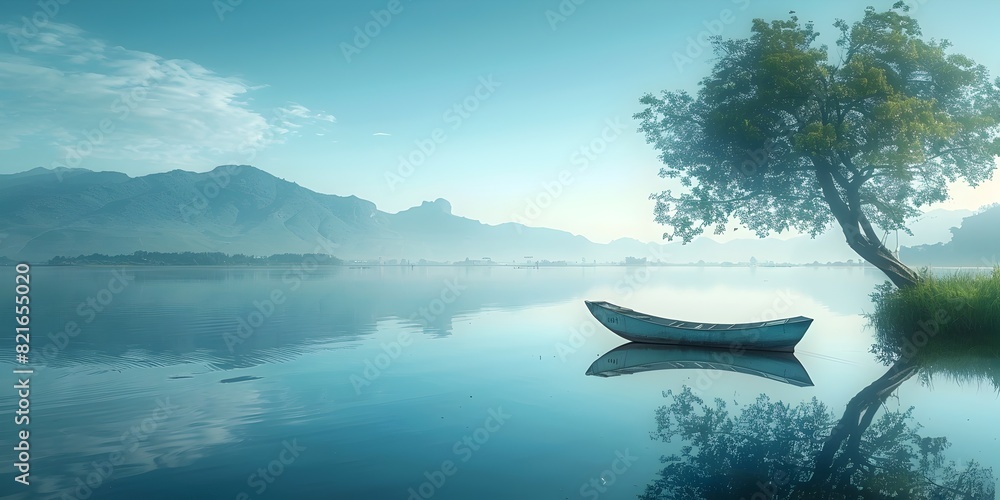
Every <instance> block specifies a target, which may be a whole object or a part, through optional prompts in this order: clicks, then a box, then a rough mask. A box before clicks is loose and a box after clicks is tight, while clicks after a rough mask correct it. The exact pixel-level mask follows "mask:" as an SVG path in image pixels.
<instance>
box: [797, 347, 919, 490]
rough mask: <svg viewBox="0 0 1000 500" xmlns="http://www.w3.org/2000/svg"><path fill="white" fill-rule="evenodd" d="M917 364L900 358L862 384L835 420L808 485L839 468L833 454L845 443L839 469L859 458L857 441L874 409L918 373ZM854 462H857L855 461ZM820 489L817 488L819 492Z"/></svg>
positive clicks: (823, 478) (826, 477) (814, 484)
mask: <svg viewBox="0 0 1000 500" xmlns="http://www.w3.org/2000/svg"><path fill="white" fill-rule="evenodd" d="M917 370H918V367H917V365H915V364H913V363H912V362H909V361H899V362H897V363H896V364H894V365H892V366H891V367H889V371H887V372H886V373H885V374H884V375H882V376H881V377H879V378H878V380H876V381H874V382H872V383H871V384H870V385H869V386H868V387H865V388H864V389H862V390H861V392H859V393H858V394H857V395H855V396H854V397H853V398H851V400H850V401H849V402H848V403H847V408H846V409H845V410H844V415H843V417H841V419H840V421H839V422H837V425H836V427H834V429H833V432H831V433H830V436H829V437H828V438H827V439H826V441H825V442H824V443H823V448H822V449H821V450H820V452H819V453H818V454H817V455H816V462H815V466H814V469H813V475H812V477H811V478H810V479H809V481H808V484H809V485H810V486H812V487H814V488H819V487H820V486H822V485H823V484H824V483H825V482H826V481H827V480H829V479H830V477H831V475H832V474H833V473H834V472H835V470H836V469H838V467H836V466H835V464H834V457H835V455H836V453H837V451H838V450H840V449H841V446H842V445H843V444H844V442H847V444H848V446H846V447H845V449H843V450H842V454H843V456H842V459H843V461H842V462H841V463H840V464H839V465H840V467H839V469H845V470H846V469H847V466H846V462H849V461H851V460H856V459H858V458H859V457H860V451H859V447H860V443H861V437H862V434H864V432H865V431H866V430H867V429H868V426H870V425H871V423H872V420H873V418H874V416H875V412H877V411H878V410H879V408H880V407H881V406H882V404H883V403H885V400H886V399H888V397H889V395H891V394H892V392H893V391H895V390H896V389H897V388H898V387H899V386H900V385H902V384H903V382H906V381H907V380H909V379H910V377H912V376H914V375H915V374H916V373H917ZM855 465H857V464H855ZM820 489H822V488H819V489H817V491H819V490H820Z"/></svg>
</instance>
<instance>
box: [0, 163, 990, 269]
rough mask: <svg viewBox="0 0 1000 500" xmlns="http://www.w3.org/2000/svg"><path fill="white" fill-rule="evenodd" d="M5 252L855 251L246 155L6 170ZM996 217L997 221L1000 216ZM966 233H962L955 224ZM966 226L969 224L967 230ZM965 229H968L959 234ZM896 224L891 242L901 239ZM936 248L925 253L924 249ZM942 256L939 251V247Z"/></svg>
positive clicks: (822, 254) (801, 259) (589, 255)
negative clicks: (685, 229)
mask: <svg viewBox="0 0 1000 500" xmlns="http://www.w3.org/2000/svg"><path fill="white" fill-rule="evenodd" d="M0 209H2V210H3V213H4V214H5V217H3V219H2V220H0V256H5V257H7V258H10V259H13V260H29V261H36V262H37V261H41V260H47V259H49V258H51V257H54V256H59V255H62V256H76V255H86V254H91V253H102V254H108V255H115V254H128V253H132V252H134V251H136V250H146V251H158V252H182V251H193V252H206V251H219V252H225V253H230V254H235V253H243V254H250V255H272V254H278V253H331V254H334V255H336V256H337V257H340V258H342V259H377V258H381V259H384V260H391V259H408V260H410V261H416V260H419V259H427V260H431V261H439V262H445V261H460V260H465V259H473V260H478V259H483V258H485V257H489V258H490V259H492V260H493V261H499V262H503V261H506V262H513V261H516V262H524V261H525V259H526V258H527V257H529V256H530V257H531V259H533V260H551V261H558V260H565V261H568V262H580V261H581V259H585V260H586V261H588V262H593V261H597V262H618V261H622V260H624V259H625V258H626V257H629V256H631V257H636V258H647V259H648V260H650V261H657V260H659V261H663V262H671V263H689V262H697V261H700V260H703V261H706V262H724V261H730V262H741V261H742V262H745V261H748V260H750V258H751V257H755V258H756V259H757V260H758V261H762V262H763V261H768V260H771V261H776V262H789V263H810V262H814V261H819V262H828V261H846V260H848V259H857V255H855V254H854V253H853V252H852V251H851V250H850V249H849V248H847V245H846V244H845V243H844V241H843V236H842V235H841V234H839V232H838V231H833V230H830V231H828V232H826V233H824V234H822V235H820V236H818V237H817V238H815V239H812V238H809V237H807V236H800V237H795V238H791V239H784V240H780V239H776V238H765V239H759V238H748V239H737V240H732V241H728V242H725V243H720V242H717V241H714V240H712V239H709V238H698V239H696V240H695V241H693V242H692V243H690V244H688V245H681V244H680V243H679V242H672V243H664V244H655V243H643V242H640V241H638V240H635V239H631V238H622V239H618V240H615V241H612V242H610V243H607V244H600V243H595V242H592V241H590V240H588V239H586V238H584V237H583V236H579V235H574V234H571V233H568V232H566V231H560V230H556V229H548V228H538V227H528V226H524V225H522V224H518V223H504V224H498V225H489V224H484V223H481V222H479V221H477V220H473V219H469V218H466V217H461V216H458V215H455V214H453V213H452V207H451V204H450V203H449V202H448V201H446V200H444V199H437V200H434V201H426V202H423V203H422V204H421V205H419V206H415V207H413V208H410V209H408V210H403V211H401V212H398V213H387V212H383V211H381V210H378V208H377V207H376V205H375V204H374V203H372V202H370V201H367V200H363V199H360V198H358V197H355V196H346V197H345V196H335V195H328V194H321V193H316V192H314V191H311V190H309V189H307V188H305V187H302V186H299V185H298V184H296V183H294V182H289V181H285V180H282V179H279V178H277V177H275V176H273V175H271V174H269V173H267V172H265V171H263V170H260V169H257V168H255V167H251V166H246V165H225V166H220V167H217V168H215V169H214V170H212V171H210V172H203V173H198V172H188V171H183V170H173V171H170V172H165V173H157V174H150V175H145V176H141V177H130V176H128V175H126V174H123V173H120V172H95V171H91V170H86V169H58V170H52V169H46V168H42V167H39V168H35V169H32V170H28V171H25V172H20V173H16V174H5V175H0ZM970 215H972V212H971V211H963V210H954V211H949V210H934V211H930V212H928V213H927V214H925V215H924V216H923V217H921V219H920V220H918V221H916V222H915V223H914V224H913V225H912V226H911V228H912V229H913V232H914V236H906V235H900V237H899V244H902V245H925V246H928V245H934V244H944V243H946V242H948V241H949V238H950V236H951V234H950V232H949V231H950V229H951V228H953V227H955V226H958V225H960V224H961V221H962V219H963V218H965V217H968V216H970ZM994 227H995V226H994ZM958 234H960V233H956V235H958ZM961 234H965V233H961ZM963 237H964V236H963ZM895 244H896V240H895V237H894V235H888V242H887V245H889V246H895ZM928 255H929V254H928ZM935 255H936V254H935Z"/></svg>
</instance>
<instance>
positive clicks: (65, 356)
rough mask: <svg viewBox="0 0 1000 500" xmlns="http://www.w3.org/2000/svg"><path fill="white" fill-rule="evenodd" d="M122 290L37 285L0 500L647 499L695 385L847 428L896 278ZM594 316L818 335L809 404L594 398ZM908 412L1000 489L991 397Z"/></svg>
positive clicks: (315, 283)
mask: <svg viewBox="0 0 1000 500" xmlns="http://www.w3.org/2000/svg"><path fill="white" fill-rule="evenodd" d="M4 273H6V274H8V276H9V275H10V274H12V273H13V270H12V269H11V268H7V269H6V270H5V271H4ZM115 273H121V271H118V270H116V269H115V268H110V267H108V268H100V267H92V268H51V267H36V268H33V269H32V280H31V284H32V292H31V306H32V309H31V313H32V323H31V325H32V344H31V346H32V351H31V354H32V358H31V362H30V363H29V365H30V366H33V367H34V368H35V370H36V371H35V373H34V374H33V375H32V376H31V382H30V384H31V407H30V412H31V413H30V415H31V422H30V425H29V429H30V433H31V437H30V447H31V470H30V472H31V475H30V480H31V485H30V487H23V486H21V485H20V484H17V483H15V482H14V474H13V473H12V470H11V467H10V466H9V464H10V458H7V457H12V456H13V453H12V452H11V451H9V450H10V449H11V447H10V446H9V444H10V443H12V442H13V438H14V437H15V429H14V427H16V426H11V425H9V423H10V419H11V418H12V417H13V410H12V409H13V408H15V407H16V405H17V397H16V392H15V391H14V390H12V389H11V388H10V385H8V386H7V387H8V389H6V390H4V391H0V406H2V408H3V409H4V410H3V411H4V413H5V416H4V419H5V421H6V422H8V424H5V425H4V426H3V429H4V433H5V434H6V435H4V436H3V438H2V443H4V449H5V450H8V451H6V452H4V453H6V454H9V455H5V458H4V461H5V462H6V463H8V466H6V467H4V468H3V469H2V470H0V481H2V483H0V484H2V486H0V492H2V494H0V497H2V498H88V497H89V498H93V499H103V498H109V499H110V498H115V499H119V498H120V499H137V498H141V499H143V500H152V499H160V498H162V499H167V498H170V499H177V498H218V499H239V498H244V499H254V498H295V499H308V498H324V499H328V498H343V499H382V498H385V499H400V500H406V499H408V498H417V499H421V498H428V497H433V498H439V499H574V498H605V499H618V498H636V497H637V496H638V495H640V494H642V493H643V492H645V491H646V488H647V485H649V484H650V483H652V482H653V481H655V480H656V478H657V475H658V472H659V471H660V470H661V469H662V468H663V467H664V464H663V463H661V461H660V457H661V456H664V455H671V454H674V453H678V452H679V450H681V447H682V446H684V445H685V444H686V443H685V441H684V440H683V439H674V440H672V441H671V442H669V443H667V442H663V441H659V440H653V439H651V436H650V433H651V432H654V431H656V430H657V418H656V410H657V408H659V407H660V406H662V405H664V404H666V403H667V402H668V399H669V398H665V396H664V393H665V391H668V390H669V391H673V393H674V394H676V393H678V392H680V391H681V390H682V387H683V386H685V385H687V386H689V387H690V388H692V391H693V393H694V394H696V395H698V396H700V397H702V398H703V399H704V400H705V401H706V402H709V403H711V402H712V401H713V400H715V399H716V398H719V399H721V400H722V401H723V402H725V403H726V404H727V408H728V409H729V412H730V413H731V414H732V416H735V415H737V414H739V413H740V411H741V409H743V408H746V407H747V406H748V405H750V404H751V403H753V402H754V401H755V400H757V398H758V397H759V396H760V395H761V394H766V396H767V397H768V398H769V399H770V401H772V402H773V401H781V402H784V403H786V404H789V405H792V406H795V405H798V404H799V403H802V402H808V401H810V400H812V398H816V399H817V400H818V401H820V402H822V403H823V404H825V405H826V406H827V407H828V408H829V410H830V412H831V413H832V414H834V415H836V417H837V418H838V419H839V418H840V416H841V414H842V413H843V412H844V408H845V405H846V404H847V403H848V401H849V400H850V399H851V398H852V397H854V395H855V394H857V393H858V392H859V391H861V390H862V389H863V388H865V387H866V386H868V385H869V384H871V383H872V382H873V381H875V380H876V379H878V378H879V377H880V376H882V374H884V373H885V372H886V370H887V367H886V366H885V365H882V364H880V363H878V362H877V361H876V360H875V358H874V355H873V354H871V353H869V348H870V347H871V344H872V337H873V334H872V332H871V331H869V330H867V329H866V328H865V326H864V325H865V320H864V319H863V318H862V317H861V315H860V314H861V313H862V312H864V311H870V310H871V308H872V305H871V302H870V299H869V297H868V294H869V293H870V292H871V291H872V289H873V288H874V286H875V285H876V284H878V283H880V282H882V281H884V278H883V276H882V275H881V274H879V273H878V272H877V271H874V270H871V269H864V268H849V269H837V268H780V269H768V268H758V269H746V268H728V269H723V268H650V269H647V268H625V267H597V268H594V267H590V268H586V267H584V268H579V267H577V268H550V269H513V268H503V267H474V268H466V267H455V268H452V267H418V268H414V269H411V268H397V267H392V268H389V267H386V268H378V267H375V268H369V269H349V268H321V269H314V270H309V271H296V270H292V269H288V268H282V269H247V268H240V269H237V268H232V269H230V268H127V269H126V270H125V275H124V277H122V276H121V274H118V275H117V276H116V274H115ZM5 282H7V283H12V280H8V281H5ZM4 293H7V294H11V293H13V287H11V291H9V292H4ZM88 298H91V299H92V301H93V302H92V303H88ZM585 299H594V300H607V301H609V302H614V303H617V304H621V305H624V306H626V307H631V308H634V309H636V310H640V311H644V312H649V313H653V314H658V315H663V316H670V317H677V318H679V319H685V320H695V321H713V322H747V321H752V320H763V319H770V318H773V317H785V316H796V315H804V316H808V317H811V318H814V319H815V321H814V323H813V325H812V327H811V328H810V330H809V331H808V332H807V334H806V336H805V338H804V339H803V340H802V342H801V343H800V344H799V346H798V348H797V350H796V354H795V357H796V358H797V360H798V362H800V363H801V365H802V366H803V367H804V368H805V370H806V371H807V372H808V377H809V378H810V379H811V381H812V383H813V385H812V386H808V385H807V386H804V387H798V386H796V385H793V384H788V383H783V382H781V381H778V380H772V379H769V378H766V377H761V376H754V375H750V374H746V373H736V372H730V371H716V370H710V369H675V370H655V371H645V372H641V373H633V374H628V375H621V376H611V377H601V376H588V375H586V372H587V370H588V368H589V367H590V366H591V363H593V362H594V361H595V360H596V359H598V357H600V356H602V355H603V354H605V353H606V352H608V351H610V350H611V349H613V348H615V347H617V346H619V345H621V344H624V343H625V342H624V341H623V340H622V339H620V338H619V337H617V336H616V335H614V334H612V333H611V332H609V331H607V330H605V329H604V328H603V327H601V326H600V325H599V324H597V322H596V320H594V319H593V317H592V316H590V314H589V313H588V312H587V310H586V308H585V306H584V304H583V300H585ZM71 321H72V322H75V323H76V325H77V326H78V328H79V331H78V332H76V330H75V329H73V328H72V325H71V326H70V330H72V331H73V332H75V333H76V335H74V336H69V335H64V334H63V333H64V332H65V331H66V330H67V323H68V322H71ZM10 336H11V337H13V334H11V335H10ZM7 345H8V346H12V343H8V344H7ZM12 359H13V355H5V356H3V358H2V360H3V363H4V364H5V366H6V368H7V369H8V371H7V373H8V377H9V378H8V380H12V381H14V382H16V380H14V376H13V375H10V371H9V370H10V369H12V368H17V366H16V365H14V364H13V363H12V362H11V360H12ZM911 406H912V407H913V408H914V409H913V413H912V423H913V424H919V426H920V431H919V432H920V434H921V435H922V436H927V437H946V438H947V440H948V442H950V443H951V446H950V447H948V448H947V449H946V450H945V451H944V453H943V455H944V457H945V458H946V459H947V460H949V461H955V462H956V463H957V464H959V465H961V464H963V463H965V462H968V461H969V460H975V461H977V462H978V463H979V464H981V465H982V466H984V467H992V469H993V471H994V473H996V472H1000V451H998V449H1000V441H998V437H1000V427H998V426H997V425H996V423H997V415H1000V399H998V391H997V388H996V387H994V386H993V384H992V383H989V382H986V381H976V380H968V379H955V378H952V377H948V376H942V375H937V376H935V375H932V376H931V377H930V378H929V379H928V378H927V377H926V376H920V377H913V378H910V379H908V380H907V381H906V382H904V383H903V384H902V386H900V387H899V389H897V390H895V391H894V392H893V394H892V396H891V397H890V398H888V399H887V400H886V402H885V404H884V405H883V406H882V410H881V411H895V410H900V411H905V410H906V409H908V408H909V407H911ZM761 432H763V431H761ZM817 439H821V437H820V438H817ZM734 453H739V450H734ZM736 472H739V471H734V473H736ZM761 479H762V480H763V481H765V482H766V481H767V478H761ZM992 481H995V480H992ZM993 484H995V482H994V483H993ZM991 487H992V485H991ZM747 498H750V496H747ZM942 498H948V497H947V496H944V497H942ZM990 498H992V496H990Z"/></svg>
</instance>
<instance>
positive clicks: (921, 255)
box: [900, 205, 1000, 266]
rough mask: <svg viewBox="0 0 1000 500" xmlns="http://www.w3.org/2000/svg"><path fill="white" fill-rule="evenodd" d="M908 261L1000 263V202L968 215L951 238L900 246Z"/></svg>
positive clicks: (950, 263)
mask: <svg viewBox="0 0 1000 500" xmlns="http://www.w3.org/2000/svg"><path fill="white" fill-rule="evenodd" d="M900 257H901V258H902V259H903V261H904V262H907V263H912V264H914V265H928V266H995V265H1000V205H994V206H993V207H991V208H988V209H985V210H983V211H981V212H979V213H977V214H975V215H970V216H968V217H966V218H965V219H964V220H963V221H962V223H961V225H960V226H958V227H956V228H953V229H952V237H951V241H949V242H947V243H937V244H934V245H918V246H914V247H908V248H903V249H902V250H900Z"/></svg>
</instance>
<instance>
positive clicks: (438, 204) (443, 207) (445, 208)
mask: <svg viewBox="0 0 1000 500" xmlns="http://www.w3.org/2000/svg"><path fill="white" fill-rule="evenodd" d="M414 208H420V209H424V210H427V209H431V210H436V211H439V212H443V213H445V214H448V215H451V203H449V202H448V200H446V199H444V198H438V199H436V200H434V201H425V202H423V203H421V204H420V206H419V207H414Z"/></svg>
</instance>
